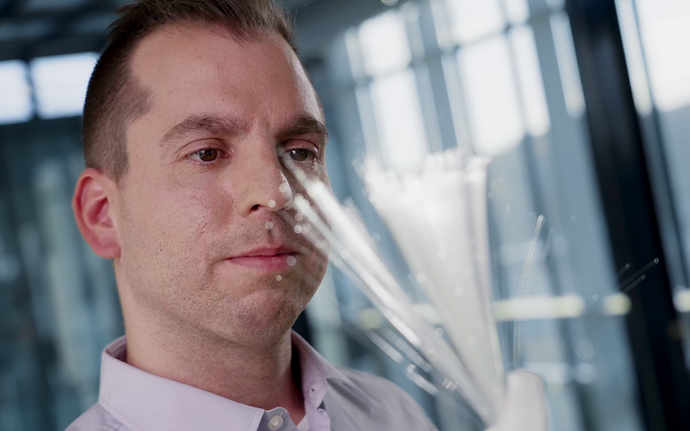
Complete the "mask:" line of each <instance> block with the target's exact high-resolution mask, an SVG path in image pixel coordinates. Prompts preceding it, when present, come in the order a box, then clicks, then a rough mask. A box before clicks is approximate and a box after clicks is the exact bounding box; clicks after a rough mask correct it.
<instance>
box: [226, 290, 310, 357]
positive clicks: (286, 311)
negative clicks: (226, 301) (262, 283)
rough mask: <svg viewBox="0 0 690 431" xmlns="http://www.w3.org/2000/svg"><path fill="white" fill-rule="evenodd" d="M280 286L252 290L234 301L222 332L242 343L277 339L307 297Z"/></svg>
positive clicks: (282, 334)
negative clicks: (298, 295) (281, 288)
mask: <svg viewBox="0 0 690 431" xmlns="http://www.w3.org/2000/svg"><path fill="white" fill-rule="evenodd" d="M287 293H288V292H286V291H284V290H280V289H263V290H260V291H256V292H253V293H252V294H251V295H249V296H247V297H245V298H243V299H242V300H241V301H240V302H239V303H235V304H234V306H233V307H232V308H233V311H232V314H231V316H228V317H230V319H229V322H227V325H226V327H225V328H223V329H224V331H222V332H226V333H227V334H228V336H229V338H232V339H235V340H236V341H237V342H240V343H242V344H251V345H271V344H275V343H276V342H278V341H279V340H280V339H281V338H282V337H283V336H284V335H285V334H286V333H287V332H288V331H290V328H292V325H293V324H294V323H295V320H297V317H298V316H299V314H300V313H301V312H302V311H303V310H304V308H305V307H306V304H307V302H308V299H305V298H300V297H295V293H294V292H291V293H292V295H288V294H287Z"/></svg>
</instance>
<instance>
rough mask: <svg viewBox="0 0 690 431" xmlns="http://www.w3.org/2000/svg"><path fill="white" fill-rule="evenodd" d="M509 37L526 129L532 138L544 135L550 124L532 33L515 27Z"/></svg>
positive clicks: (528, 28) (526, 28)
mask: <svg viewBox="0 0 690 431" xmlns="http://www.w3.org/2000/svg"><path fill="white" fill-rule="evenodd" d="M509 37H510V42H511V45H512V48H513V52H514V53H515V54H514V55H515V63H516V67H517V74H518V78H519V80H520V95H521V98H522V100H523V103H524V109H525V116H526V122H527V128H528V130H529V132H530V133H531V134H532V135H533V136H542V135H545V134H546V132H548V130H549V127H551V123H550V120H549V112H548V107H547V106H546V95H545V94H544V85H543V83H542V77H541V70H540V69H539V58H537V47H536V45H535V42H534V32H533V31H532V28H531V27H528V26H521V27H515V28H513V29H512V30H511V31H510V36H509Z"/></svg>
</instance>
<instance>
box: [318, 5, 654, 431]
mask: <svg viewBox="0 0 690 431" xmlns="http://www.w3.org/2000/svg"><path fill="white" fill-rule="evenodd" d="M526 3H527V2H525V1H522V0H520V1H517V0H516V1H509V0H506V1H505V2H504V3H503V7H504V11H503V12H505V14H506V16H507V17H508V22H509V23H511V24H509V25H510V28H508V29H507V31H506V32H505V34H497V33H501V32H502V30H503V25H504V24H505V23H504V21H503V19H502V18H501V14H502V11H501V9H500V7H499V4H498V3H497V2H493V1H490V2H483V1H482V2H469V1H467V2H465V1H455V2H453V1H450V0H447V1H446V2H445V3H443V2H434V3H432V7H431V8H430V11H429V9H425V8H420V11H421V12H420V13H421V16H420V20H419V22H420V23H421V25H422V31H429V32H430V33H432V32H433V31H435V32H436V34H437V35H438V34H442V33H443V32H441V31H440V30H441V29H440V28H439V26H443V25H444V24H443V22H444V19H445V18H452V19H453V21H454V25H453V26H452V27H451V28H453V31H454V32H455V33H454V34H455V42H454V43H453V44H452V45H450V46H447V45H444V46H443V47H442V49H443V50H444V51H445V53H444V54H442V55H441V58H440V59H439V58H437V57H435V56H429V57H427V58H420V60H423V61H424V64H423V65H417V64H415V66H414V72H412V71H410V72H406V74H407V78H405V81H406V82H407V83H406V84H404V85H403V84H402V81H403V79H402V74H401V75H400V76H398V75H397V74H393V75H390V78H391V79H390V82H386V81H385V80H381V79H375V80H374V81H373V82H372V83H371V85H370V86H369V87H368V88H367V87H363V86H359V85H355V84H354V82H353V84H352V86H353V88H352V90H353V91H352V93H353V96H352V97H353V98H356V99H357V100H358V105H359V116H360V117H361V121H360V123H359V124H355V123H354V122H353V121H352V114H351V113H350V112H347V111H348V110H349V109H352V108H348V107H347V106H348V105H347V104H346V103H343V100H346V99H347V98H345V97H343V96H341V95H338V96H336V97H334V98H333V99H332V102H331V105H330V106H331V109H332V111H331V112H332V113H333V118H334V121H335V122H338V126H339V127H340V129H341V130H347V133H345V134H340V135H338V138H339V140H341V144H342V151H343V154H344V155H346V157H345V160H344V162H343V166H345V168H344V169H342V171H341V172H343V176H344V179H341V180H340V182H338V181H336V180H333V181H332V182H333V184H334V186H336V183H338V184H337V187H338V189H339V190H340V193H343V190H347V189H349V193H350V195H349V196H351V200H349V201H346V202H348V205H349V204H351V203H352V202H354V203H356V204H357V207H358V208H359V210H360V212H361V214H362V219H363V221H364V223H365V224H366V225H367V227H368V228H369V230H370V231H372V232H376V233H375V234H374V235H373V236H372V242H375V243H376V247H377V250H378V254H379V255H380V256H382V257H383V258H384V260H385V261H386V263H387V264H389V265H390V271H391V272H392V273H393V274H394V275H395V277H396V278H397V279H399V281H400V283H401V285H404V287H405V290H406V292H407V293H408V294H409V295H410V297H411V298H413V301H414V303H415V312H416V313H419V314H420V315H424V316H425V317H426V318H428V319H430V321H432V322H436V324H440V325H443V322H440V323H439V320H438V319H439V318H438V315H439V313H436V314H435V313H434V310H438V309H442V308H443V307H441V306H439V305H438V300H437V299H438V298H436V302H434V299H433V298H432V293H433V291H432V290H430V289H431V287H430V286H432V285H433V284H434V283H436V281H435V280H436V279H435V278H434V275H432V274H431V272H429V271H425V272H420V271H419V270H418V269H419V268H421V267H422V266H423V264H424V263H429V262H436V261H435V257H438V258H439V259H441V257H440V255H437V253H436V252H435V251H433V250H431V249H429V248H428V247H427V246H428V243H427V242H424V241H421V240H420V241H417V240H415V238H428V237H431V236H432V234H431V232H432V231H433V232H435V231H434V230H433V229H426V230H424V232H423V234H421V233H420V229H421V228H420V226H426V225H424V223H430V222H429V221H428V220H420V219H414V220H416V222H409V223H407V224H404V223H403V222H402V221H401V220H402V218H403V217H405V214H398V213H397V212H399V213H405V212H406V211H407V212H414V211H417V210H418V209H419V208H425V209H426V210H428V211H430V213H433V214H437V212H435V211H436V210H435V209H434V208H436V207H434V205H431V204H425V205H422V204H419V205H416V206H415V205H409V208H408V207H405V205H404V203H405V202H406V200H405V197H406V196H407V195H404V194H403V193H395V192H391V193H388V194H386V193H384V192H380V193H379V194H378V195H373V194H371V190H369V194H367V192H365V193H364V194H362V193H361V191H362V188H363V186H364V184H362V182H361V178H359V177H358V173H356V171H354V172H353V170H352V169H348V168H347V166H348V165H349V164H350V162H351V160H356V159H358V158H360V157H361V154H362V152H368V153H371V152H372V151H371V149H370V148H367V144H366V143H362V142H361V136H364V137H365V140H369V141H370V140H372V139H370V138H369V136H371V135H372V133H371V132H370V131H371V130H372V129H376V133H373V135H374V136H376V135H377V134H378V137H379V147H380V149H381V157H382V158H383V160H384V165H387V166H388V167H398V175H393V176H390V177H389V178H397V179H400V178H402V179H403V180H401V181H402V183H404V184H408V183H405V181H409V184H412V183H414V181H416V180H419V178H423V177H424V174H425V172H426V171H425V170H424V169H421V170H419V171H415V172H416V174H415V175H409V174H405V173H403V174H402V175H400V167H403V168H408V169H409V168H410V167H418V166H420V165H421V162H422V161H424V160H426V162H427V163H428V162H429V160H430V159H427V158H426V157H425V155H427V154H426V152H416V151H410V150H404V149H403V150H402V151H401V143H403V142H414V141H417V140H421V137H419V138H414V137H413V133H412V132H409V131H407V130H406V129H403V128H411V127H410V124H409V123H410V121H409V120H404V121H399V119H400V118H410V119H411V118H422V116H421V115H419V109H418V108H417V107H418V106H419V105H418V102H417V100H418V97H417V94H420V95H421V96H420V97H419V98H421V100H425V101H426V100H431V101H432V105H433V108H434V111H435V112H434V114H435V115H427V116H424V117H423V118H424V121H421V120H415V122H416V124H417V125H416V126H414V127H413V129H416V130H418V131H419V132H418V133H419V136H422V135H423V130H424V126H426V127H427V128H429V129H432V128H433V127H434V126H436V124H431V123H432V122H433V121H434V120H435V119H436V118H438V121H439V124H441V122H442V121H444V120H446V121H448V119H452V122H453V126H454V129H455V130H454V133H455V136H452V135H451V136H449V135H444V139H448V140H449V141H450V142H443V145H442V146H441V148H452V147H453V145H454V144H455V142H463V143H464V142H468V141H471V142H470V143H469V145H468V146H469V147H471V149H472V150H474V151H476V152H478V153H480V154H485V155H490V156H491V163H490V165H489V176H488V180H489V181H488V208H487V212H486V213H485V215H484V216H481V217H478V219H480V221H479V222H478V223H479V224H478V225H476V226H479V225H481V224H482V223H483V224H484V226H485V227H487V228H488V230H489V231H490V239H491V242H490V244H491V245H490V248H491V264H492V268H491V282H492V287H493V290H494V296H495V297H494V300H495V307H496V316H497V318H498V320H499V323H498V330H499V333H500V334H499V335H500V341H501V350H502V354H503V356H504V358H503V360H504V365H505V368H506V369H507V370H508V371H510V370H513V369H516V368H527V369H529V370H531V371H533V372H536V373H538V374H539V375H541V376H542V377H543V378H544V380H545V382H546V385H547V398H548V403H549V410H550V417H551V429H553V430H557V431H580V430H586V429H621V430H631V431H636V430H639V429H640V427H641V425H640V421H639V417H638V413H637V411H636V396H637V395H636V381H635V376H634V373H633V367H632V364H631V358H630V352H629V350H628V345H627V339H626V331H625V326H624V321H623V319H622V318H621V316H623V315H625V314H626V313H628V312H629V311H630V302H629V299H628V298H627V297H626V296H625V295H620V294H618V293H617V292H618V286H617V281H616V275H615V270H614V268H613V267H612V265H611V257H610V251H609V249H608V248H607V247H608V243H607V242H606V231H605V223H604V218H603V213H602V211H601V208H600V206H599V198H598V195H597V190H596V185H597V182H596V178H595V176H594V170H593V166H592V165H591V158H590V155H589V153H588V149H589V143H588V142H587V137H588V133H587V129H586V124H585V122H584V121H582V116H583V114H584V112H585V109H586V106H585V102H584V97H583V94H582V87H581V83H580V76H579V73H578V64H577V58H576V56H575V51H574V47H573V40H572V35H571V30H570V24H569V17H568V15H567V14H565V13H564V12H562V11H556V12H550V11H549V10H548V9H546V8H543V13H544V14H545V15H544V16H541V17H540V19H538V20H534V21H533V22H530V23H529V25H527V24H520V25H518V26H514V25H512V23H524V22H525V20H526V19H527V17H528V15H529V13H528V10H527V7H526V6H527V4H526ZM556 3H558V2H555V1H549V2H548V4H549V6H550V7H556V6H554V5H556ZM439 4H446V5H447V6H449V8H448V9H447V11H446V12H447V13H446V14H444V11H443V10H442V8H440V7H439ZM463 8H464V9H463ZM463 10H464V11H463ZM429 12H431V13H433V18H434V22H435V27H436V28H434V29H428V28H427V29H425V28H424V27H423V26H424V23H428V22H430V21H431V20H427V18H429V17H425V16H424V14H425V13H429ZM461 12H462V13H461ZM492 16H493V17H494V18H491V17H492ZM462 20H465V21H466V22H465V24H463V25H464V27H463V26H461V25H460V23H461V22H462ZM463 31H464V32H465V33H463ZM447 41H448V40H447V39H443V38H442V40H441V41H439V42H436V41H433V43H439V44H445V43H446V42H447ZM406 43H409V42H407V41H406ZM429 43H430V42H429V41H428V40H427V41H425V44H426V45H425V52H427V53H433V52H438V51H439V50H438V48H439V47H438V46H436V47H434V46H431V47H430V46H428V45H429ZM362 49H364V48H362ZM353 52H357V50H350V54H351V55H352V53H353ZM352 60H356V58H352ZM335 69H338V67H334V70H335ZM421 69H424V70H428V71H429V75H428V79H429V80H430V83H431V85H429V86H428V88H427V87H425V86H415V73H418V70H421ZM439 72H440V73H439ZM393 77H395V79H392V78H393ZM398 79H400V83H398V84H396V86H400V88H403V87H406V88H408V90H409V93H408V95H409V97H408V96H405V98H407V99H409V100H407V101H406V100H404V99H405V98H403V97H401V96H400V94H401V93H402V90H401V89H398V88H395V87H396V86H394V85H393V84H392V83H393V82H396V81H398ZM417 79H419V75H418V76H417ZM384 89H386V90H387V91H384ZM367 90H369V91H367ZM425 91H426V92H427V93H432V92H433V94H424V92H425ZM443 91H445V94H441V93H442V92H443ZM322 94H326V92H324V93H322ZM446 94H449V97H448V99H443V96H445V95H446ZM446 100H447V102H446ZM408 103H412V105H413V106H414V108H413V109H411V110H410V111H409V114H408V115H402V114H399V113H397V111H398V110H400V107H399V105H402V104H408ZM350 106H352V105H350ZM369 108H371V111H368V109H369ZM425 108H426V106H425ZM425 123H426V124H425ZM446 124H447V123H446ZM372 125H373V127H372ZM403 130H404V131H403ZM465 134H469V136H470V138H471V139H466V138H464V136H463V135H465ZM351 136H353V137H351ZM358 137H360V138H358ZM391 137H393V138H391ZM453 137H454V138H458V137H463V139H459V138H458V139H455V140H453V139H452V138H453ZM449 138H450V139H449ZM374 140H375V139H374ZM428 152H429V153H431V151H428ZM470 152H471V151H470ZM405 155H407V156H409V157H408V158H406V159H404V160H401V159H400V158H404V157H405ZM428 155H429V156H431V157H432V158H435V159H434V160H437V159H436V158H440V157H441V156H442V155H440V154H428ZM424 166H429V167H431V168H430V169H432V170H433V169H434V168H433V166H435V165H433V164H429V163H428V164H426V165H424ZM367 181H368V180H367ZM420 181H421V180H420ZM343 183H346V184H347V185H346V186H343V187H341V186H342V184H343ZM367 184H369V183H367ZM415 184H416V183H415ZM438 189H439V188H438V187H436V188H435V187H432V186H430V185H428V184H427V188H426V189H425V188H424V187H422V188H421V190H428V192H424V193H421V194H420V196H424V198H425V199H428V200H433V198H434V196H436V193H437V192H438ZM405 190H407V189H405ZM432 190H433V191H432ZM380 196H386V197H387V199H389V200H390V201H391V202H394V203H398V204H399V206H396V207H395V208H396V210H395V211H393V210H390V211H388V212H386V211H383V212H382V213H381V215H383V218H384V219H385V220H386V223H388V226H389V227H391V230H387V229H386V228H385V227H384V226H382V223H381V218H380V217H378V215H376V213H375V212H374V209H373V208H372V206H371V205H370V202H369V201H368V200H367V198H369V199H371V200H372V201H373V202H374V203H375V204H376V205H378V206H379V207H382V205H381V202H380V201H379V200H378V198H379V197H380ZM339 197H340V196H339ZM372 198H373V199H372ZM348 199H350V198H348ZM452 200H453V198H452V197H449V198H448V199H446V200H445V202H446V203H447V202H448V201H452ZM473 209H474V207H469V208H466V210H467V211H469V212H471V211H472V210H473ZM396 211H397V212H396ZM419 211H420V212H421V211H422V210H419ZM384 213H385V214H384ZM406 214H407V213H406ZM437 215H438V214H437ZM463 215H464V213H463ZM420 217H421V216H420ZM391 220H393V221H394V222H396V223H393V222H391ZM453 220H455V221H456V224H459V223H460V220H462V215H457V216H456V217H455V218H454V219H453ZM476 226H475V229H474V230H473V231H474V232H475V233H476V232H479V231H480V229H476ZM446 231H447V235H448V236H454V235H456V233H455V232H454V231H453V229H446ZM425 235H426V236H425ZM425 240H426V239H425ZM457 241H458V243H461V244H470V243H472V241H467V240H464V239H459V240H457ZM414 253H418V254H419V256H428V257H427V258H424V257H419V256H418V260H419V262H415V261H414V256H413V255H414ZM402 255H404V256H406V257H407V258H408V261H407V263H406V261H405V260H404V259H403V258H402ZM410 256H412V257H410ZM425 259H426V260H425ZM409 260H412V262H410V261H409ZM465 260H466V259H455V260H454V262H456V261H457V262H456V266H457V267H458V268H466V267H467V266H466V265H469V264H468V263H467V262H465ZM420 262H422V263H420ZM341 263H342V262H341ZM420 274H421V275H423V277H421V279H420ZM334 275H335V277H334V279H335V280H337V281H336V283H335V284H336V289H337V288H340V289H346V288H345V287H343V286H344V285H345V286H348V288H349V289H352V285H351V284H350V285H347V281H345V277H344V276H343V274H342V273H340V272H338V271H337V270H334ZM458 278H459V279H462V278H463V277H458ZM430 280H434V281H433V282H430ZM444 284H445V283H444ZM468 284H469V282H465V283H463V286H465V285H468ZM338 286H340V287H338ZM430 292H431V293H430ZM456 294H457V293H456ZM429 299H431V302H430V301H429ZM450 302H451V301H447V303H450ZM365 303H366V301H364V302H362V303H359V304H358V306H362V307H365V309H364V310H362V311H361V316H365V315H366V316H367V317H366V318H364V317H362V319H361V320H360V322H355V324H354V326H355V327H356V328H358V330H362V331H364V332H365V333H366V334H367V335H366V336H367V337H369V338H370V339H371V340H372V342H373V344H375V345H376V346H379V347H380V348H381V349H383V350H384V351H386V352H387V353H386V355H388V356H389V357H390V358H392V360H393V361H395V362H396V364H398V365H396V366H398V367H403V368H406V369H410V368H411V369H415V366H412V365H409V364H410V356H408V355H407V353H405V348H403V347H401V346H400V345H398V344H396V343H395V342H393V341H392V340H394V337H392V336H391V335H390V333H391V331H393V330H394V329H393V327H392V326H391V325H390V324H386V323H385V321H384V320H383V318H382V317H381V316H379V317H378V321H377V322H375V320H376V319H373V317H372V314H371V313H372V310H371V307H372V306H371V304H368V305H364V304H365ZM431 304H436V305H434V306H432V305H431ZM341 307H342V306H341ZM353 308H357V307H353ZM348 314H352V309H350V313H346V312H342V313H341V315H342V316H343V319H344V320H345V321H349V322H352V320H349V319H348V318H347V317H346V316H347V315H348ZM434 319H437V320H434ZM361 321H364V323H362V322H361ZM393 326H394V325H393ZM451 332H452V331H449V330H444V331H440V332H437V333H436V335H438V336H440V335H439V334H445V335H444V336H449V337H450V336H452V335H453V334H452V333H451ZM376 337H378V338H376ZM381 338H383V339H385V340H386V343H382V342H381ZM375 339H376V341H375ZM382 345H383V347H381V346H382ZM393 367H395V366H393ZM425 376H426V377H428V378H429V381H431V382H433V383H439V382H438V381H435V380H434V379H433V375H425ZM407 377H408V378H409V379H411V380H414V379H415V378H414V377H412V376H410V375H408V376H407ZM396 383H399V382H396ZM420 387H422V386H420ZM437 387H439V391H438V393H437V394H436V397H437V399H439V400H440V399H441V398H442V397H444V396H445V395H447V394H445V393H444V392H443V389H441V388H440V386H437ZM413 392H414V391H412V392H411V393H413ZM444 394H445V395H444ZM413 396H414V395H413ZM445 402H448V400H446V401H445ZM454 403H456V404H454ZM439 404H440V402H439ZM450 405H451V406H454V407H452V408H453V409H454V410H455V411H459V410H460V411H466V410H467V408H468V407H467V406H466V405H465V404H463V402H462V401H461V400H458V399H455V400H453V401H451V402H450ZM436 408H437V411H438V416H439V420H438V422H439V425H440V426H439V428H440V429H442V430H446V429H448V430H450V429H468V428H469V429H481V428H480V427H478V426H476V424H472V420H471V419H469V418H468V415H466V414H465V415H457V416H455V420H454V419H453V416H454V415H456V413H450V412H448V411H446V410H444V408H443V407H442V406H439V405H437V407H436Z"/></svg>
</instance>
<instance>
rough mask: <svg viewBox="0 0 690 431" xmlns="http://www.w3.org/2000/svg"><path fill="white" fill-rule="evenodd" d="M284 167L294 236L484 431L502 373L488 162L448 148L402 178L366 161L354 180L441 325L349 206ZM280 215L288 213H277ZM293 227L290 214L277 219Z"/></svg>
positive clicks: (496, 410) (491, 419)
mask: <svg viewBox="0 0 690 431" xmlns="http://www.w3.org/2000/svg"><path fill="white" fill-rule="evenodd" d="M284 164H285V166H286V167H287V168H288V169H289V170H290V172H291V173H292V175H293V176H294V177H295V178H296V180H297V182H298V184H299V187H298V190H299V189H301V192H300V193H297V194H296V195H295V197H294V207H293V209H292V213H295V212H297V213H299V214H300V217H297V219H299V220H302V221H301V222H299V224H300V229H299V230H300V231H301V232H302V233H303V235H304V236H305V237H307V238H308V239H309V240H310V241H312V242H313V243H314V244H315V245H316V246H317V247H319V248H321V249H322V250H323V251H324V252H327V253H328V255H329V258H330V260H331V262H332V263H333V264H334V265H335V266H337V267H338V268H340V269H341V270H342V271H343V272H344V273H345V274H347V275H348V276H349V278H350V279H351V280H352V281H353V282H354V283H355V284H356V285H357V286H358V287H359V288H360V289H361V290H362V291H363V292H364V293H365V294H366V295H367V296H368V297H369V299H371V301H372V302H373V303H374V304H375V305H376V306H377V308H379V310H380V311H381V312H382V314H383V315H384V316H385V317H386V318H387V319H388V320H389V321H390V323H391V324H392V325H393V326H394V327H395V328H396V329H397V330H398V332H399V333H400V334H401V335H402V336H403V337H405V338H406V340H407V341H408V342H409V343H410V344H411V345H412V346H414V347H415V348H416V349H417V350H418V351H419V352H421V353H422V354H423V355H424V357H425V359H426V360H428V361H429V363H431V364H432V365H433V366H434V368H435V369H436V371H438V373H439V374H440V375H441V376H443V377H444V378H445V381H444V386H446V387H447V388H452V389H457V390H458V391H459V392H460V393H461V394H462V395H463V396H464V397H465V399H466V400H467V401H468V402H469V403H470V405H471V406H472V407H473V408H474V410H475V411H476V412H477V413H478V414H479V416H480V417H481V418H482V419H483V420H484V422H485V423H486V424H487V425H493V424H495V423H496V420H497V418H498V416H499V414H500V406H501V404H502V401H503V396H504V375H503V367H502V359H501V353H500V349H499V343H498V336H497V331H496V323H495V319H494V317H493V308H492V294H491V280H490V270H489V264H490V263H489V245H488V226H487V202H486V196H487V190H486V189H487V184H486V182H487V179H486V178H487V174H486V170H487V169H486V168H487V165H488V160H487V159H485V158H481V157H473V156H468V155H467V154H465V153H464V152H462V151H460V150H451V151H447V152H444V153H437V154H433V155H431V156H429V157H428V158H427V159H426V160H425V161H424V163H423V165H422V167H421V168H420V169H419V170H417V171H415V172H411V173H397V172H393V171H391V170H386V169H383V168H382V167H381V166H380V165H379V164H378V163H376V162H375V161H374V160H373V159H368V160H366V161H365V162H364V163H363V165H362V167H361V172H360V173H361V175H362V177H363V180H364V182H365V185H366V187H367V192H368V194H369V198H370V201H371V202H372V203H373V205H374V207H375V208H376V210H377V211H378V212H379V214H380V215H381V217H382V218H383V220H384V221H385V222H386V224H387V225H388V227H389V229H390V232H391V233H392V235H393V237H394V239H395V241H396V242H397V244H398V247H399V248H400V250H401V251H402V254H403V256H404V257H405V260H406V261H407V264H408V266H409V268H410V269H411V271H412V275H413V276H414V279H415V280H416V281H417V282H418V284H419V286H420V287H421V289H422V290H423V291H424V293H425V295H426V297H427V298H428V300H429V302H430V307H429V308H430V309H432V310H434V312H435V315H436V318H437V320H438V321H440V323H441V326H442V328H443V330H442V331H439V330H438V329H439V328H438V327H437V325H435V324H434V323H432V322H431V321H430V320H429V319H428V318H425V316H423V315H421V314H420V313H418V312H417V311H415V310H418V307H417V308H416V307H415V306H416V305H418V304H415V303H414V301H413V300H412V299H411V298H410V297H409V295H408V294H407V293H406V291H405V290H404V289H403V287H401V285H400V284H399V283H398V282H397V281H396V278H395V277H394V276H393V275H392V274H391V273H390V271H389V269H388V266H387V265H386V264H385V262H383V261H382V259H381V258H380V257H379V256H378V254H377V253H376V248H375V241H373V239H372V237H371V235H370V234H369V233H368V232H367V230H366V228H365V226H364V223H362V222H361V220H360V219H359V217H358V215H357V213H356V211H355V210H354V209H353V208H350V207H347V206H343V205H341V204H340V203H339V202H338V201H337V199H336V198H335V197H334V196H333V194H332V192H331V191H330V188H329V187H328V186H327V185H325V184H324V183H323V182H321V181H320V180H318V179H317V178H315V177H314V176H311V175H309V174H308V173H306V172H305V171H303V170H301V169H300V168H298V167H297V166H296V165H295V164H294V163H292V162H291V161H290V160H287V159H286V160H284ZM286 214H287V213H286ZM285 217H286V219H288V221H290V222H291V223H292V224H297V222H296V221H295V219H296V218H295V217H291V216H290V215H286V216H285Z"/></svg>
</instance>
